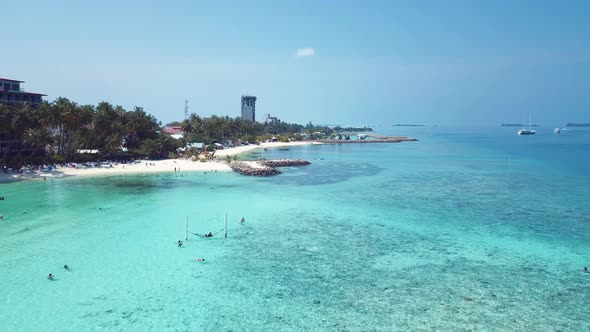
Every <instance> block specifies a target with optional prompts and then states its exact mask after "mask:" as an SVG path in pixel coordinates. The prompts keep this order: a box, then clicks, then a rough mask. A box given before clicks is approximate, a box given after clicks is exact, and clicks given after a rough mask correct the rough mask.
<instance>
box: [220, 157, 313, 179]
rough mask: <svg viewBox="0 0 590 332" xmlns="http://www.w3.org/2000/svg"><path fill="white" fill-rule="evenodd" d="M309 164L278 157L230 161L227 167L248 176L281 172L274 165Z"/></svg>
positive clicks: (301, 160) (305, 161) (300, 160)
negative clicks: (275, 158)
mask: <svg viewBox="0 0 590 332" xmlns="http://www.w3.org/2000/svg"><path fill="white" fill-rule="evenodd" d="M309 164H311V163H310V162H309V161H307V160H303V159H278V160H259V161H232V162H231V163H230V164H229V167H230V168H231V169H232V170H233V171H234V172H236V173H239V174H242V175H249V176H272V175H278V174H281V171H279V170H278V169H276V167H291V166H304V165H309Z"/></svg>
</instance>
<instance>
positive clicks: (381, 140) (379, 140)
mask: <svg viewBox="0 0 590 332" xmlns="http://www.w3.org/2000/svg"><path fill="white" fill-rule="evenodd" d="M415 141H417V139H415V138H412V137H405V136H394V137H384V136H383V138H377V139H365V140H361V139H354V140H336V139H324V140H320V142H321V143H324V144H349V143H350V144H357V143H359V144H366V143H401V142H415Z"/></svg>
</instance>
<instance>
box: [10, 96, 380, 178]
mask: <svg viewBox="0 0 590 332" xmlns="http://www.w3.org/2000/svg"><path fill="white" fill-rule="evenodd" d="M169 125H170V126H180V127H182V129H183V131H184V137H183V138H181V139H174V138H172V136H170V135H169V134H166V133H164V132H163V131H162V129H163V128H162V127H161V123H160V122H158V120H157V119H156V118H155V117H153V116H152V115H150V114H147V113H146V112H145V111H144V110H143V108H141V107H137V106H136V107H135V108H134V109H133V111H127V110H125V109H124V108H123V107H121V106H114V105H112V104H109V103H108V102H101V103H99V104H98V105H96V106H94V105H79V104H77V103H75V102H73V101H70V100H68V99H66V98H63V97H60V98H57V99H56V100H55V101H53V102H43V103H42V104H40V105H38V106H35V107H33V106H31V105H28V104H26V103H20V104H2V103H0V166H8V167H13V168H19V167H21V166H22V165H26V164H33V165H35V164H36V165H40V164H45V163H68V162H89V161H99V160H104V159H116V160H121V159H123V160H124V159H132V158H150V159H161V158H174V157H176V156H177V153H178V148H180V147H185V146H187V144H188V143H194V142H202V143H205V145H206V146H207V147H208V150H209V151H213V150H215V145H214V144H213V143H221V144H224V145H228V144H229V145H237V144H240V143H243V142H248V143H256V142H261V141H268V140H276V141H279V142H288V141H292V140H302V139H312V140H314V139H323V138H328V137H334V136H336V135H338V133H339V132H343V131H344V132H346V131H370V130H371V129H370V128H340V127H336V128H333V129H330V128H329V127H322V126H314V125H313V124H312V123H311V122H310V123H308V124H307V125H306V126H302V125H299V124H291V123H283V122H281V123H269V124H263V123H258V122H252V121H246V120H242V119H241V118H230V117H227V116H225V117H220V116H216V115H213V116H211V117H209V118H202V117H200V116H198V115H196V114H191V115H190V117H189V118H188V119H186V120H184V121H182V122H178V121H175V122H172V123H170V124H169ZM198 153H199V151H197V150H196V149H194V148H192V149H189V150H187V151H185V152H184V155H185V156H187V157H195V156H197V154H198Z"/></svg>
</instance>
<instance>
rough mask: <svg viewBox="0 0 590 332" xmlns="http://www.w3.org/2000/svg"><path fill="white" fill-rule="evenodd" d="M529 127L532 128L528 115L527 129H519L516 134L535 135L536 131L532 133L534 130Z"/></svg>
mask: <svg viewBox="0 0 590 332" xmlns="http://www.w3.org/2000/svg"><path fill="white" fill-rule="evenodd" d="M531 126H532V125H531V115H530V114H529V129H526V128H522V129H520V130H519V131H518V132H517V133H518V134H519V135H534V134H536V133H537V132H536V131H534V130H533V129H532V128H531Z"/></svg>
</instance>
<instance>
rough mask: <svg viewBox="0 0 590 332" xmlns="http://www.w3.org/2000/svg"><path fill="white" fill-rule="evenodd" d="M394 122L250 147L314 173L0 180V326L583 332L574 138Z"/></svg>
mask: <svg viewBox="0 0 590 332" xmlns="http://www.w3.org/2000/svg"><path fill="white" fill-rule="evenodd" d="M395 129H396V130H398V131H399V130H404V131H407V133H403V134H409V135H411V136H414V137H417V138H419V139H420V142H415V143H401V144H378V145H375V144H371V145H342V146H339V145H326V146H303V147H296V148H290V149H289V150H288V151H285V150H278V149H277V150H269V151H258V152H256V153H253V154H252V157H268V158H282V157H284V158H291V157H297V158H303V159H307V160H310V161H311V162H312V163H313V164H312V165H310V166H307V167H302V168H288V169H285V173H284V174H282V175H280V176H277V177H273V178H248V177H243V176H239V175H236V174H226V173H223V174H222V173H208V174H203V173H184V174H182V177H181V176H178V175H174V174H162V175H160V176H156V175H150V176H127V177H102V178H92V179H89V178H88V179H75V178H72V179H65V180H54V181H38V182H28V183H15V184H0V194H1V195H3V196H6V197H7V200H5V201H1V202H0V213H2V214H3V215H4V216H5V220H4V221H2V222H1V223H0V284H1V285H3V286H2V288H0V319H1V320H2V322H3V324H2V325H3V329H5V330H6V331H31V330H45V331H65V330H71V331H80V330H99V329H100V330H102V329H107V330H115V331H119V330H121V331H122V330H125V331H148V330H153V331H162V330H170V331H195V330H206V331H220V330H222V331H224V330H228V331H229V330H232V331H245V330H285V331H300V330H334V331H343V330H344V331H346V330H351V331H359V330H363V331H364V330H387V331H407V330H437V329H438V330H453V331H468V330H494V331H502V330H503V331H514V330H535V331H557V330H560V331H582V330H590V310H588V307H587V305H588V303H590V274H584V273H582V272H581V270H582V268H583V266H590V257H589V256H588V253H589V252H590V240H589V238H590V218H589V217H588V216H590V205H589V204H588V203H587V202H588V201H589V200H590V175H589V174H588V172H587V170H588V169H590V153H588V152H590V135H588V134H587V133H586V132H583V131H581V132H577V133H566V134H564V135H561V136H555V135H552V134H543V133H542V132H540V133H539V135H537V136H535V137H517V136H516V135H515V134H514V133H513V132H512V131H511V130H507V129H505V128H504V129H502V128H501V129H489V130H486V131H480V132H477V133H476V132H473V131H472V132H469V131H465V130H450V129H444V128H443V129H438V128H436V129H432V128H395ZM380 132H382V133H384V134H387V130H383V129H381V130H380ZM396 133H397V132H396ZM24 211H26V212H27V213H24ZM226 212H227V213H228V217H229V218H228V220H229V230H228V235H229V236H228V239H223V238H222V237H221V235H222V234H223V233H219V234H218V235H217V236H215V237H214V238H212V239H202V238H200V237H197V236H194V235H191V236H190V238H189V241H186V242H185V246H183V247H182V248H178V247H177V246H176V244H175V243H176V241H177V240H179V239H184V217H185V216H186V215H188V216H189V220H190V231H191V232H192V233H198V234H203V233H205V232H209V231H211V232H213V233H216V232H218V231H220V230H221V229H222V228H223V216H224V213H226ZM241 216H245V217H246V219H247V221H246V223H245V224H244V225H240V224H239V222H238V221H239V218H240V217H241ZM27 228H28V229H27ZM196 258H205V259H206V262H205V263H204V264H203V263H197V262H196V261H195V259H196ZM64 264H68V265H69V266H70V267H71V271H65V270H64V269H63V268H62V266H63V265H64ZM49 272H52V273H54V274H55V275H56V276H57V279H56V280H54V281H49V280H47V279H46V275H47V274H48V273H49Z"/></svg>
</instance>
